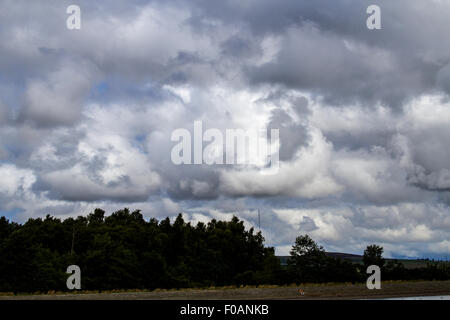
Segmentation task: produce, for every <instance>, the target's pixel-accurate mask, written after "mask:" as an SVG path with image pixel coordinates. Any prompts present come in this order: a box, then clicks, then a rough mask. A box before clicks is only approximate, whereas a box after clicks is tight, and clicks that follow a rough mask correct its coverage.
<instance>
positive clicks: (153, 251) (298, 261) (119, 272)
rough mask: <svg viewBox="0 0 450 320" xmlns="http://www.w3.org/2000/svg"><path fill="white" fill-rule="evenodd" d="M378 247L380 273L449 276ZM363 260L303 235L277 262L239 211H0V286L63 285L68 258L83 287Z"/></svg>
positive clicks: (340, 278) (231, 281)
mask: <svg viewBox="0 0 450 320" xmlns="http://www.w3.org/2000/svg"><path fill="white" fill-rule="evenodd" d="M381 254H382V248H380V247H377V246H372V247H368V249H367V250H366V252H365V260H364V264H366V263H372V262H373V261H376V262H377V263H383V265H382V266H380V267H382V270H383V276H382V277H383V278H384V279H427V280H433V279H450V269H449V268H448V267H442V266H438V265H435V264H430V265H429V266H428V267H427V268H422V269H414V270H409V269H405V268H404V266H403V265H402V264H399V263H395V262H394V263H388V264H387V265H386V266H384V259H383V258H382V256H381ZM377 259H378V260H377ZM380 259H381V260H380ZM364 264H354V263H351V262H348V261H345V260H341V259H336V258H331V257H328V256H326V255H325V252H324V250H323V248H322V247H320V246H319V245H317V244H316V243H315V242H314V241H313V240H312V239H311V238H309V236H307V235H302V236H299V237H298V238H297V239H296V242H295V244H294V246H293V247H292V251H291V258H290V260H289V265H288V266H281V264H280V261H279V259H278V258H277V257H276V256H275V252H274V249H273V248H271V247H265V246H264V238H263V237H262V235H261V233H260V232H257V233H256V232H255V231H254V230H253V228H251V229H250V230H246V228H245V227H244V224H243V221H240V220H239V219H238V218H237V217H233V218H232V219H231V221H216V220H212V221H210V222H209V223H207V224H204V223H198V224H197V225H195V226H193V225H191V224H190V223H186V222H185V221H184V220H183V218H182V216H181V214H180V215H178V217H177V218H176V220H175V221H174V222H173V223H171V222H170V220H169V218H166V219H164V220H162V221H157V220H156V219H150V220H149V221H146V220H144V218H143V216H142V214H141V213H140V211H134V212H130V211H129V210H128V209H123V210H119V211H117V212H114V213H113V214H111V215H109V216H105V212H104V211H103V210H101V209H96V210H95V211H94V212H93V213H91V214H89V215H88V216H87V217H82V216H80V217H78V218H76V219H73V218H69V219H65V220H63V221H61V220H60V219H56V218H54V217H51V216H47V217H46V218H45V219H41V218H38V219H29V220H28V221H27V222H26V223H25V224H23V225H19V224H16V223H14V222H10V221H8V220H7V219H6V218H4V217H2V218H0V291H2V292H5V291H6V292H36V291H40V292H46V291H49V290H56V291H64V290H67V287H66V280H67V277H68V274H67V273H66V269H67V267H68V266H69V265H78V266H79V267H80V268H81V284H82V289H85V290H111V289H154V288H183V287H209V286H225V285H237V286H239V285H258V284H291V283H294V282H296V283H304V282H362V281H365V279H366V278H367V274H365V269H364V267H365V266H364Z"/></svg>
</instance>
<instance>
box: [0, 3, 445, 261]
mask: <svg viewBox="0 0 450 320" xmlns="http://www.w3.org/2000/svg"><path fill="white" fill-rule="evenodd" d="M72 4H75V5H78V6H79V7H80V9H81V28H80V29H68V28H67V24H66V23H67V19H68V18H69V17H70V14H68V13H67V12H66V9H67V7H68V6H69V5H72ZM371 4H376V5H378V6H379V7H380V9H381V29H379V30H377V29H375V30H369V29H368V28H367V26H366V20H367V18H368V17H369V15H368V14H367V12H366V9H367V7H368V6H369V5H371ZM449 17H450V2H449V1H444V0H442V1H440V0H429V1H422V0H396V1H387V0H386V1H385V0H371V1H365V0H333V1H331V0H330V1H324V0H315V1H309V0H308V1H306V0H305V1H303V0H278V1H273V0H246V1H243V0H229V1H211V0H189V1H188V0H174V1H163V0H155V1H143V0H127V1H125V0H118V1H114V2H112V1H95V3H94V2H93V1H84V0H76V1H75V0H71V1H65V0H58V1H56V0H54V1H52V0H47V1H43V0H36V1H25V0H0V215H5V216H7V217H8V218H9V219H11V220H13V221H16V222H19V223H24V222H25V221H26V220H27V219H29V218H38V217H45V215H47V214H51V215H54V216H56V217H59V218H62V219H64V218H67V217H73V216H79V215H87V214H89V213H90V212H92V211H93V210H94V209H95V208H103V209H104V210H106V211H107V212H108V213H109V214H110V213H112V212H114V211H116V210H119V209H121V208H124V207H128V208H130V209H131V210H135V209H140V210H142V214H143V215H144V217H145V218H146V219H148V218H150V217H156V218H158V219H163V218H165V217H166V216H169V217H171V218H174V217H176V215H177V214H178V213H179V212H182V213H183V217H184V218H185V219H186V220H187V221H191V222H192V223H194V224H195V223H197V222H199V221H203V222H206V221H209V220H211V219H213V218H214V219H230V218H231V217H232V216H233V215H236V216H238V217H239V218H240V219H242V220H243V221H244V222H245V225H246V226H247V227H254V228H255V229H257V230H258V214H257V211H258V210H259V211H260V215H261V231H262V234H263V236H264V237H265V244H266V245H269V246H274V247H275V248H276V254H278V255H287V254H288V253H289V249H290V247H291V246H292V244H293V243H294V240H295V237H296V236H298V235H300V234H309V235H310V236H311V237H312V238H313V239H314V240H315V241H317V242H318V243H319V244H321V245H323V246H324V247H325V249H326V250H327V251H339V252H349V253H357V254H362V252H363V250H364V248H365V247H366V246H367V245H368V244H372V243H376V244H379V245H382V246H383V247H384V251H385V256H386V257H396V258H404V257H411V258H412V257H421V258H441V259H446V258H448V257H450V210H449V205H450V143H449V140H450V99H449V94H450V38H449V34H448V30H449V29H450V20H449ZM195 121H202V124H203V127H204V128H205V129H208V128H216V129H218V130H219V131H221V132H225V130H226V129H233V128H243V129H249V128H256V127H263V128H268V129H273V128H274V129H278V130H279V159H280V163H279V170H278V172H277V173H275V174H271V175H264V174H261V172H260V171H259V170H256V169H255V168H253V167H251V166H239V165H230V164H228V165H220V164H214V165H207V164H197V165H195V164H181V165H176V164H174V163H173V161H172V159H171V151H172V149H173V147H174V145H176V142H174V141H172V140H171V136H172V133H173V132H174V130H176V129H178V128H186V129H187V130H189V131H190V132H192V129H193V126H194V122H195Z"/></svg>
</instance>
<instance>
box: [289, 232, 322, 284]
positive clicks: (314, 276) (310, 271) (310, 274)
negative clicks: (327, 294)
mask: <svg viewBox="0 0 450 320" xmlns="http://www.w3.org/2000/svg"><path fill="white" fill-rule="evenodd" d="M290 254H291V257H290V258H289V260H288V264H289V267H290V268H291V270H292V271H293V273H294V275H295V281H296V282H297V283H300V282H317V281H318V282H321V280H322V278H324V274H323V272H322V271H323V270H324V266H325V264H326V255H325V250H324V249H323V247H322V246H319V245H318V244H317V243H316V242H315V241H314V240H313V239H311V238H310V237H309V236H308V235H301V236H298V237H297V238H296V239H295V244H294V245H293V246H292V249H291V251H290Z"/></svg>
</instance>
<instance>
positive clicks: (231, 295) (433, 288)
mask: <svg viewBox="0 0 450 320" xmlns="http://www.w3.org/2000/svg"><path fill="white" fill-rule="evenodd" d="M298 288H302V289H303V290H304V292H305V294H304V296H300V295H299V293H298ZM448 295H450V281H417V282H383V283H382V288H381V289H380V290H368V289H367V288H366V286H365V285H364V284H356V285H352V284H332V285H305V286H299V287H294V286H289V287H263V288H225V289H205V290H199V289H189V290H157V291H151V292H118V293H78V294H53V295H17V296H14V295H0V300H230V299H231V300H259V299H272V300H278V299H281V300H292V299H301V300H309V299H379V298H395V297H431V296H448Z"/></svg>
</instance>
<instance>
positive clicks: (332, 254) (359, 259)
mask: <svg viewBox="0 0 450 320" xmlns="http://www.w3.org/2000/svg"><path fill="white" fill-rule="evenodd" d="M325 254H326V255H327V256H329V257H333V258H337V259H344V260H348V261H351V262H353V263H361V262H362V256H361V255H357V254H351V253H343V252H325ZM289 257H290V256H277V258H278V259H280V262H281V265H284V266H286V265H287V261H288V259H289Z"/></svg>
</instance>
